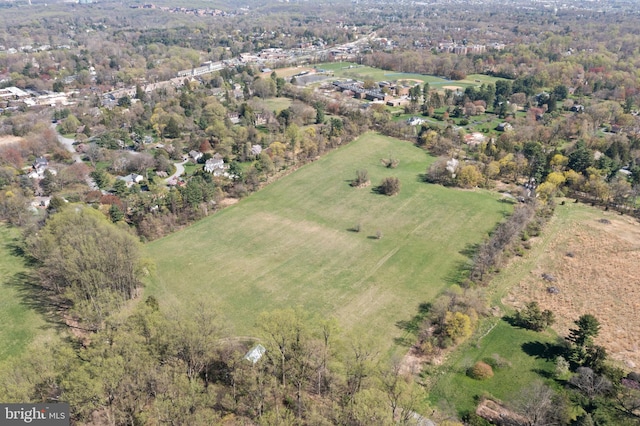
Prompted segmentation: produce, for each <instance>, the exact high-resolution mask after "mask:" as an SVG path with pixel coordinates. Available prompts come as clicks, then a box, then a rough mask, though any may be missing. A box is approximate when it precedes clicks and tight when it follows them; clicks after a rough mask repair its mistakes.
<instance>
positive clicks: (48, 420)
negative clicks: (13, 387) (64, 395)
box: [0, 403, 69, 426]
mask: <svg viewBox="0 0 640 426" xmlns="http://www.w3.org/2000/svg"><path fill="white" fill-rule="evenodd" d="M24 424H30V425H38V426H69V404H64V403H60V404H0V425H2V426H5V425H6V426H10V425H24Z"/></svg>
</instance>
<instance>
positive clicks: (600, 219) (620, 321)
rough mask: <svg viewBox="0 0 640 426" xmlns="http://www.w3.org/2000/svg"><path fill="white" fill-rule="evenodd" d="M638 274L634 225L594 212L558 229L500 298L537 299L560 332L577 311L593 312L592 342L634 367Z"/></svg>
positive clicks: (638, 359) (639, 251) (638, 231)
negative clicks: (594, 329)
mask: <svg viewBox="0 0 640 426" xmlns="http://www.w3.org/2000/svg"><path fill="white" fill-rule="evenodd" d="M559 208H561V207H559ZM594 211H596V212H598V211H597V210H595V209H594ZM639 272H640V223H638V222H637V221H636V220H633V219H631V218H628V217H626V216H620V215H618V214H616V213H608V212H599V214H594V215H591V216H589V217H588V218H586V219H584V220H580V221H572V222H570V223H569V224H568V225H567V226H566V227H565V228H563V229H560V231H559V232H558V233H557V234H556V235H555V236H553V237H552V238H551V241H550V242H549V244H548V245H547V247H546V248H545V250H544V252H543V253H542V254H541V255H540V256H539V258H538V259H537V261H536V263H535V267H534V268H533V269H532V270H531V272H530V274H528V276H527V277H525V278H524V279H522V280H521V281H520V283H519V284H518V285H517V286H516V287H515V288H514V289H513V290H512V291H511V293H510V294H509V296H508V297H507V299H506V300H505V302H507V303H508V304H511V305H514V306H516V307H521V306H522V305H523V304H524V303H525V302H528V301H531V300H535V301H537V302H538V303H539V304H540V306H541V308H542V309H550V310H551V311H553V312H554V314H555V315H556V320H557V323H556V324H555V326H554V329H555V330H556V331H557V332H558V333H559V334H560V335H561V336H566V335H567V334H568V332H569V329H570V328H572V327H574V324H573V321H575V320H576V319H577V318H578V317H579V316H580V315H582V314H593V315H595V316H596V318H598V320H599V321H600V324H601V330H600V335H599V336H598V338H597V339H596V343H597V344H600V345H603V346H604V347H605V348H606V349H607V352H608V353H609V355H610V357H611V358H612V359H615V360H617V361H620V362H622V363H624V364H625V365H626V366H627V367H631V368H633V367H635V366H640V274H639ZM543 274H545V275H546V278H547V279H543V278H542V276H543ZM550 287H555V288H556V289H557V293H553V292H551V291H550ZM554 291H555V290H554Z"/></svg>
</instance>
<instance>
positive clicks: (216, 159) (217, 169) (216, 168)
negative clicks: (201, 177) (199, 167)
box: [204, 154, 227, 176]
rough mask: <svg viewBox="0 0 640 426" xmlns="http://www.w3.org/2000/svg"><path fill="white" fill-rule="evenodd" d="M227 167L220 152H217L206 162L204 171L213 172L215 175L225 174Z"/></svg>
mask: <svg viewBox="0 0 640 426" xmlns="http://www.w3.org/2000/svg"><path fill="white" fill-rule="evenodd" d="M226 168H227V167H226V165H225V164H224V160H223V159H222V156H221V155H220V154H215V155H214V156H213V157H211V158H209V159H208V160H207V161H206V162H205V163H204V171H205V172H207V173H213V175H214V176H222V175H224V171H225V169H226Z"/></svg>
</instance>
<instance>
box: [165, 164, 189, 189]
mask: <svg viewBox="0 0 640 426" xmlns="http://www.w3.org/2000/svg"><path fill="white" fill-rule="evenodd" d="M187 161H189V160H184V161H183V162H182V163H173V165H174V166H176V172H175V173H174V174H172V175H171V176H169V177H168V178H166V179H165V180H164V183H165V184H167V185H168V184H169V182H170V181H171V180H172V179H176V180H177V179H178V178H179V177H180V176H182V175H183V174H184V165H185V164H186V163H187Z"/></svg>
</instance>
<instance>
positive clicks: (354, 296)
mask: <svg viewBox="0 0 640 426" xmlns="http://www.w3.org/2000/svg"><path fill="white" fill-rule="evenodd" d="M381 158H395V159H398V160H399V162H400V163H399V166H398V167H397V168H396V169H389V168H386V167H385V166H383V165H382V164H381V162H380V159H381ZM432 161H433V158H431V157H429V156H428V155H427V154H426V153H425V152H424V151H423V150H421V149H419V148H417V147H415V146H414V145H412V144H411V143H408V142H404V141H399V140H396V139H392V138H388V137H385V136H381V135H377V134H373V133H368V134H365V135H363V136H362V137H360V138H359V139H358V140H356V141H354V142H352V143H351V144H349V145H347V146H345V147H342V148H340V149H338V150H336V151H334V152H332V153H330V154H328V155H327V156H325V157H323V158H321V159H320V160H318V161H316V162H314V163H312V164H309V165H306V166H304V167H302V168H301V169H299V170H297V171H296V172H294V173H292V174H290V175H289V176H287V177H284V178H282V179H281V180H279V181H277V182H275V183H273V184H271V185H269V186H268V187H266V188H264V189H262V190H261V191H259V192H257V193H255V194H252V195H251V196H249V197H247V198H246V199H244V200H242V201H241V202H239V203H237V204H236V205H234V206H231V207H228V208H226V209H225V210H223V211H221V212H219V213H216V214H215V215H213V216H210V217H208V218H206V219H204V220H201V221H199V222H198V223H196V224H194V225H193V226H191V227H189V228H187V229H185V230H183V231H180V232H177V233H175V234H173V235H170V236H168V237H165V238H163V239H160V240H157V241H154V242H152V243H149V244H148V245H147V246H146V251H147V255H148V256H149V258H150V259H152V260H153V261H154V262H155V264H156V267H155V272H154V273H153V275H152V277H151V278H150V279H149V282H148V287H147V290H146V293H147V294H148V295H149V294H153V295H155V296H157V297H158V299H159V301H160V303H161V305H165V306H175V307H178V308H182V309H189V306H190V304H192V303H195V302H198V303H205V304H209V305H211V306H212V308H215V309H218V310H219V311H220V312H221V313H222V315H223V317H224V318H226V320H228V322H229V323H230V324H231V326H232V327H233V331H234V332H235V333H236V334H239V335H252V334H253V333H254V330H255V328H254V325H255V321H256V317H257V315H258V314H259V313H260V312H261V311H266V310H272V309H276V308H282V307H289V306H293V307H296V306H297V307H301V308H303V309H305V310H307V311H309V312H310V313H311V314H312V315H314V316H316V317H329V316H332V317H335V318H336V319H337V320H338V322H339V324H340V326H341V328H342V330H343V331H344V332H345V333H347V334H352V335H359V336H362V337H363V338H372V339H380V340H381V341H380V342H379V344H380V345H381V348H386V349H389V348H390V347H391V346H392V343H393V338H394V337H401V336H402V331H401V330H400V329H399V328H398V327H397V326H396V323H397V322H398V321H401V320H408V319H410V318H411V317H412V316H413V315H415V313H416V312H417V310H418V305H419V304H420V303H422V302H425V301H429V300H431V299H433V298H434V297H435V296H436V295H437V294H439V293H440V292H441V291H442V290H443V289H445V288H446V287H448V286H449V285H451V284H452V283H453V282H454V281H455V279H456V278H455V277H456V276H457V274H456V271H457V270H458V269H459V268H460V266H461V265H463V264H465V263H466V262H468V259H467V258H466V257H465V256H464V255H463V254H462V253H464V252H465V248H468V247H469V245H472V244H475V243H478V242H479V241H481V240H482V239H483V238H484V237H485V236H486V235H487V233H488V232H489V231H490V230H491V229H493V227H494V226H495V224H496V223H497V222H498V221H500V220H501V219H502V218H503V217H504V215H505V214H507V213H508V212H509V211H510V210H511V207H512V206H511V205H509V204H505V203H502V202H499V200H498V199H499V197H498V196H497V195H496V194H492V193H489V192H486V191H479V190H478V191H462V190H454V189H447V188H443V187H441V186H437V185H431V184H427V183H424V182H423V181H422V174H423V173H424V172H425V170H426V168H427V166H428V165H429V164H430V163H431V162H432ZM361 169H366V170H368V172H369V177H370V179H371V182H372V186H370V187H367V188H354V187H351V186H350V181H351V180H352V179H354V178H355V175H356V170H361ZM389 176H395V177H398V178H399V179H400V182H401V191H400V193H399V195H397V196H392V197H388V196H384V195H379V194H377V193H375V192H374V191H373V189H372V188H373V187H375V186H376V185H378V184H379V183H380V182H381V180H382V179H383V178H384V177H389ZM357 225H359V227H360V231H359V232H356V231H355V230H354V228H355V227H356V226H357ZM378 233H380V235H381V236H382V238H377V234H378ZM461 252H462V253H461Z"/></svg>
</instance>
